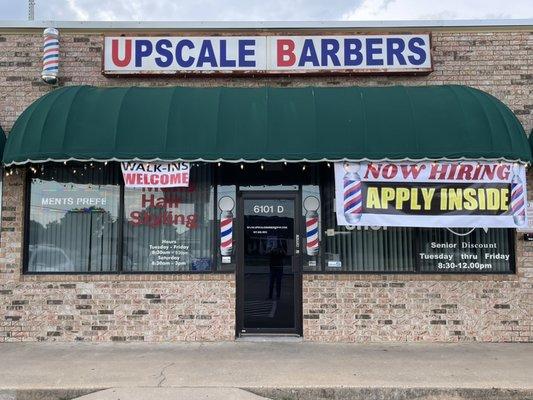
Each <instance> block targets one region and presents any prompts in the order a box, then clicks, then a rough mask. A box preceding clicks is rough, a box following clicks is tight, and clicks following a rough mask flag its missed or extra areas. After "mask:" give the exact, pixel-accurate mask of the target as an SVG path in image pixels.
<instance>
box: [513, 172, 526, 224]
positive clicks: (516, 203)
mask: <svg viewBox="0 0 533 400" xmlns="http://www.w3.org/2000/svg"><path fill="white" fill-rule="evenodd" d="M524 194H525V191H524V184H523V182H522V180H521V179H520V175H519V170H518V168H517V167H516V166H515V167H514V168H513V179H512V181H511V210H512V213H513V219H514V222H515V224H516V226H522V225H524V224H525V222H526V200H525V196H524Z"/></svg>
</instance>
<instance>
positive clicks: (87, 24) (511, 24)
mask: <svg viewBox="0 0 533 400" xmlns="http://www.w3.org/2000/svg"><path fill="white" fill-rule="evenodd" d="M47 27H55V28H58V29H73V30H125V29H127V30H147V29H150V30H168V29H188V30H245V29H311V30H312V29H317V30H318V29H354V28H357V29H383V28H387V29H406V28H412V29H427V28H432V29H476V28H478V29H486V28H492V29H495V28H499V29H513V28H514V29H516V28H533V18H526V19H487V20H481V19H456V20H390V21H384V20H382V21H379V20H378V21H46V20H44V21H22V20H19V21H17V20H15V21H1V20H0V30H9V29H43V28H47Z"/></svg>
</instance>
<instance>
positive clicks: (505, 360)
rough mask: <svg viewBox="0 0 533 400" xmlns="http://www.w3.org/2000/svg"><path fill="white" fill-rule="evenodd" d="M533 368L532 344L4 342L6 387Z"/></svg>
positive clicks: (435, 378) (283, 382)
mask: <svg viewBox="0 0 533 400" xmlns="http://www.w3.org/2000/svg"><path fill="white" fill-rule="evenodd" d="M532 377H533V345H532V344H364V345H362V344H317V343H307V342H303V343H271V342H261V343H249V342H235V343H204V344H200V343H172V344H148V343H138V344H137V343H136V344H128V343H100V344H85V343H12V344H11V343H6V344H0V389H74V388H85V389H90V388H131V387H183V388H194V387H210V388H220V387H225V388H265V387H266V388H294V387H300V388H314V387H337V388H338V387H354V388H362V387H370V388H372V387H385V388H413V387H414V388H509V389H529V390H531V389H533V379H532Z"/></svg>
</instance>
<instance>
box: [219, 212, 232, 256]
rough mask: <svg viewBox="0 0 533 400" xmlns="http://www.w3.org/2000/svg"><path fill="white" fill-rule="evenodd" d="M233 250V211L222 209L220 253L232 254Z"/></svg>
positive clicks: (224, 254)
mask: <svg viewBox="0 0 533 400" xmlns="http://www.w3.org/2000/svg"><path fill="white" fill-rule="evenodd" d="M232 252H233V213H232V212H231V211H222V213H221V214H220V254H221V255H223V256H230V255H231V253H232Z"/></svg>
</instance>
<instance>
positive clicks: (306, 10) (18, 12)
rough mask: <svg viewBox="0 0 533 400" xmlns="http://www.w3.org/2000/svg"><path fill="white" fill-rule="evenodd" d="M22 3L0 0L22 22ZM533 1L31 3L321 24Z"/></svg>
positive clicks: (436, 15)
mask: <svg viewBox="0 0 533 400" xmlns="http://www.w3.org/2000/svg"><path fill="white" fill-rule="evenodd" d="M26 15H27V0H0V19H3V20H5V19H25V18H26ZM531 17H533V0H36V5H35V18H36V19H40V20H100V21H102V20H104V21H105V20H107V21H117V20H120V21H151V20H159V21H161V20H167V21H168V20H175V21H213V20H220V21H243V20H245V21H273V20H280V21H324V20H340V19H344V20H391V19H456V18H462V19H466V18H468V19H486V18H491V19H493V18H531Z"/></svg>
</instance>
